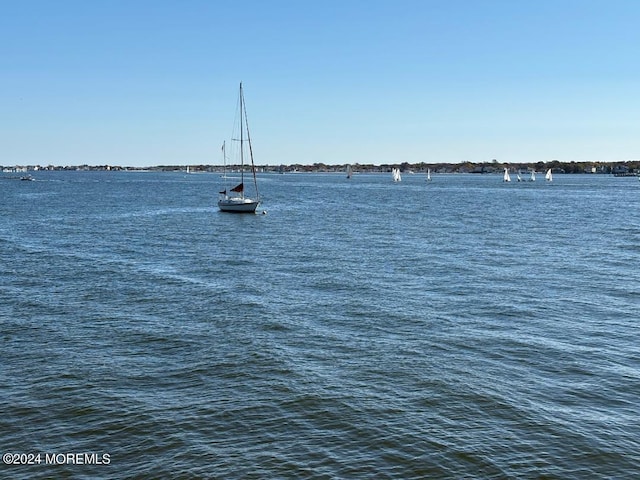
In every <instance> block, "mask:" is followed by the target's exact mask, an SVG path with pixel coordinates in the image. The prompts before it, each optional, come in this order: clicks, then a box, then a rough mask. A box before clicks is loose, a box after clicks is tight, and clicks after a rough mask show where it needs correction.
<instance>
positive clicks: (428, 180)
mask: <svg viewBox="0 0 640 480" xmlns="http://www.w3.org/2000/svg"><path fill="white" fill-rule="evenodd" d="M430 181H431V169H430V168H427V182H430Z"/></svg>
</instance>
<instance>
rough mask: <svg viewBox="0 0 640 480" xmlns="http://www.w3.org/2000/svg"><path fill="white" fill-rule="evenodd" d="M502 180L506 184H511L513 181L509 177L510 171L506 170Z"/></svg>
mask: <svg viewBox="0 0 640 480" xmlns="http://www.w3.org/2000/svg"><path fill="white" fill-rule="evenodd" d="M502 179H503V180H504V181H505V182H510V181H511V177H510V176H509V170H508V169H506V168H505V169H504V176H503V177H502Z"/></svg>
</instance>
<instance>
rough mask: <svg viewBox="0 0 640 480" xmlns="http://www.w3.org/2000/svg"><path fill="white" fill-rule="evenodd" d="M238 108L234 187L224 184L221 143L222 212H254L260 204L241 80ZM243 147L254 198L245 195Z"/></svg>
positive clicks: (225, 176)
mask: <svg viewBox="0 0 640 480" xmlns="http://www.w3.org/2000/svg"><path fill="white" fill-rule="evenodd" d="M238 102H239V103H238V109H239V114H240V122H239V124H238V125H237V126H238V130H239V137H240V138H233V139H232V140H235V141H237V142H239V149H238V155H239V157H240V183H239V184H238V185H236V186H235V187H233V188H231V189H229V188H228V187H227V185H226V179H227V175H226V173H227V161H226V151H225V144H224V143H223V144H222V157H223V162H224V178H225V188H224V190H222V191H221V192H220V198H219V199H218V208H220V211H222V212H233V213H255V211H256V208H258V205H259V204H260V195H259V193H258V181H257V179H256V167H255V165H254V163H253V150H252V148H251V136H250V135H249V123H248V122H247V110H246V107H245V104H244V93H243V91H242V82H241V83H240V93H239V97H238ZM245 149H247V150H248V152H247V153H248V154H249V158H250V159H251V173H252V175H253V186H254V190H255V198H252V197H249V196H246V195H245V185H244V161H245V156H246V153H245Z"/></svg>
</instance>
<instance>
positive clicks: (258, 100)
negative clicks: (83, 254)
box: [0, 0, 640, 167]
mask: <svg viewBox="0 0 640 480" xmlns="http://www.w3.org/2000/svg"><path fill="white" fill-rule="evenodd" d="M0 12H2V14H1V15H0V165H5V166H6V165H36V164H39V165H63V166H64V165H83V164H88V165H106V164H109V165H121V166H137V167H144V166H154V165H197V164H214V165H216V164H221V163H222V158H221V149H220V146H221V145H222V142H223V141H225V140H227V141H228V139H229V137H230V135H231V131H232V127H233V122H234V115H235V108H236V104H237V95H238V85H239V83H240V82H241V81H242V82H243V88H244V93H245V99H246V107H247V113H248V116H249V126H250V129H251V139H252V146H253V150H254V157H255V161H256V163H257V164H258V165H280V164H285V165H291V164H313V163H325V164H347V163H360V164H375V165H380V164H390V163H401V162H409V163H419V162H426V163H439V162H447V163H459V162H466V161H469V162H490V161H492V160H493V159H496V160H497V161H499V162H506V163H508V162H514V163H517V162H538V161H551V160H559V161H562V162H571V161H576V162H578V161H625V160H637V159H638V158H640V135H639V133H640V61H639V59H640V56H639V55H638V50H637V49H638V46H639V45H640V29H639V28H638V27H637V25H638V24H639V23H640V2H638V1H637V0H536V1H519V0H323V1H311V0H297V1H293V0H256V1H252V0H250V1H245V2H240V1H232V0H175V1H168V0H92V1H86V0H77V1H75V0H58V1H55V2H54V1H49V0H47V1H41V0H21V1H14V0H0Z"/></svg>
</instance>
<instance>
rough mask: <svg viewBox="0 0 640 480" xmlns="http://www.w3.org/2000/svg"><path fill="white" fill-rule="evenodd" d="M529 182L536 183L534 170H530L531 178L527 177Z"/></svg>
mask: <svg viewBox="0 0 640 480" xmlns="http://www.w3.org/2000/svg"><path fill="white" fill-rule="evenodd" d="M529 181H530V182H535V181H536V171H535V170H531V177H529Z"/></svg>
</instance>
